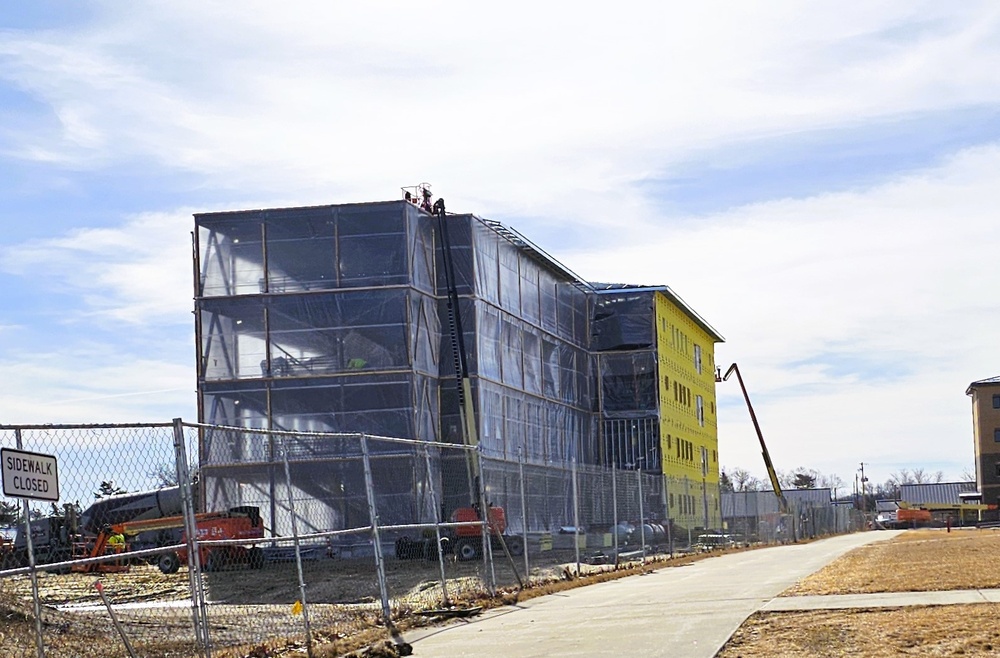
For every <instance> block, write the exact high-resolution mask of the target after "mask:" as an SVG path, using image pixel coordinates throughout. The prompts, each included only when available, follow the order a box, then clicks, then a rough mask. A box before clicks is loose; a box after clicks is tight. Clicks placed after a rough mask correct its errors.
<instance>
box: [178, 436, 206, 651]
mask: <svg viewBox="0 0 1000 658" xmlns="http://www.w3.org/2000/svg"><path fill="white" fill-rule="evenodd" d="M173 429H174V462H175V468H176V470H177V486H178V488H179V489H180V494H181V514H182V515H183V516H184V534H185V535H186V538H187V553H188V560H187V561H188V587H189V588H190V589H191V620H192V623H193V624H194V635H195V640H196V641H197V642H198V645H199V646H198V653H199V654H201V655H202V656H207V657H208V658H211V655H212V637H211V634H210V633H209V630H208V605H207V604H206V603H205V583H204V581H203V580H202V574H201V552H200V551H199V550H198V523H197V521H195V516H194V515H195V510H194V493H193V492H192V491H191V474H190V473H189V472H188V456H187V446H186V445H185V443H184V421H183V420H181V419H180V418H174V419H173Z"/></svg>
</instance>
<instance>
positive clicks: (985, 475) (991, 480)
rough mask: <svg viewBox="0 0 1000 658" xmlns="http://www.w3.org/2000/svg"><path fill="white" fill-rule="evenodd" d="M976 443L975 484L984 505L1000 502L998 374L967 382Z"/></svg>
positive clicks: (966, 392) (999, 389) (999, 385)
mask: <svg viewBox="0 0 1000 658" xmlns="http://www.w3.org/2000/svg"><path fill="white" fill-rule="evenodd" d="M965 394H966V395H969V396H971V397H972V431H973V433H974V437H975V444H976V486H977V487H978V488H979V492H980V493H981V494H982V496H983V498H982V502H983V504H986V505H996V504H998V503H1000V376H997V377H990V378H989V379H982V380H979V381H977V382H972V383H971V384H969V388H967V389H966V390H965Z"/></svg>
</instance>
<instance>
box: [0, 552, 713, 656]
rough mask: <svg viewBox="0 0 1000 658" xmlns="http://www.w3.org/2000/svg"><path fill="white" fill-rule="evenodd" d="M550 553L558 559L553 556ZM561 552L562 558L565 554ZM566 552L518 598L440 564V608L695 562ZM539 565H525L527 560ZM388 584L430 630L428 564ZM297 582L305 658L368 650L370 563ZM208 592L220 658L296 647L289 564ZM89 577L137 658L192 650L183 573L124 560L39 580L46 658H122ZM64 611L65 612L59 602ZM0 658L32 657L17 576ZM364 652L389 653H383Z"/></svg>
mask: <svg viewBox="0 0 1000 658" xmlns="http://www.w3.org/2000/svg"><path fill="white" fill-rule="evenodd" d="M553 553H559V552H557V551H554V552H553ZM569 555H572V552H570V553H569ZM558 557H562V558H563V559H564V560H565V558H566V557H567V556H566V555H561V556H558V555H553V556H551V557H549V556H546V560H547V561H546V562H544V563H542V564H543V566H541V567H539V568H535V569H533V572H532V577H531V583H532V585H533V587H532V588H531V589H530V590H527V591H524V592H517V591H516V588H514V587H511V586H510V585H509V583H513V582H515V579H514V577H513V572H512V571H511V570H510V567H509V565H505V564H503V561H502V560H498V561H497V564H496V572H497V582H498V586H499V588H498V594H499V595H500V596H499V597H498V598H497V599H489V598H487V597H486V596H485V595H484V593H483V588H482V585H481V582H482V581H481V579H482V578H483V574H482V573H481V571H482V570H483V565H482V562H475V561H473V562H466V563H463V562H455V561H449V562H448V564H447V567H446V569H447V578H448V581H447V587H448V594H449V597H450V603H451V604H452V605H453V606H454V607H456V608H473V607H476V606H483V607H489V606H492V605H500V604H503V603H512V602H514V601H515V600H524V599H526V598H532V597H534V596H541V595H544V594H547V593H551V592H555V591H560V590H562V589H568V588H572V587H578V586H580V585H584V584H588V583H590V582H598V581H600V580H605V579H612V578H619V577H624V576H627V575H630V574H632V573H637V572H640V571H643V570H647V569H653V568H659V567H667V566H674V565H681V564H685V563H688V562H690V561H691V560H694V559H700V558H702V557H704V556H701V555H694V556H688V557H678V558H677V559H674V560H670V561H664V560H660V561H658V562H655V563H653V564H650V565H649V566H646V567H643V566H641V565H638V564H633V565H631V566H629V567H627V568H621V569H617V570H616V569H614V567H612V566H589V565H582V569H583V573H584V574H585V576H584V577H583V578H576V577H575V576H573V575H572V567H570V566H565V565H563V564H562V563H560V562H559V561H558ZM540 562H542V559H541V558H538V559H533V564H536V563H540ZM385 566H386V571H387V580H388V581H389V584H390V590H391V591H390V596H391V597H392V598H393V601H394V608H393V619H394V620H395V621H396V623H397V626H398V627H399V628H400V629H401V630H405V629H406V628H412V627H416V626H424V625H429V624H434V623H437V621H439V620H440V619H441V618H442V617H441V615H435V614H427V613H428V611H434V610H439V609H442V608H443V607H444V605H443V600H442V596H441V587H440V582H439V578H440V570H439V566H438V564H437V562H430V561H425V560H405V561H401V560H387V561H386V565H385ZM303 567H304V573H303V576H304V580H305V582H306V584H307V595H308V597H309V604H310V605H309V615H310V624H311V626H312V630H313V637H314V640H315V641H316V644H317V650H316V651H315V655H316V656H317V657H321V658H325V657H327V656H341V655H345V653H346V652H348V651H350V650H352V649H355V648H357V647H363V646H368V645H372V644H373V643H377V641H379V640H382V639H384V638H386V637H388V636H389V633H388V631H387V629H386V628H385V627H384V626H382V625H380V623H379V618H380V617H381V607H380V604H379V603H378V601H377V598H376V597H374V596H373V594H376V595H377V592H378V581H377V579H376V577H375V572H374V567H373V565H372V560H371V558H365V559H357V560H339V559H338V560H330V559H324V560H317V561H313V562H306V563H304V565H303ZM204 578H205V581H206V583H207V587H208V598H209V601H210V606H209V615H208V618H209V622H210V633H211V636H212V639H213V642H214V643H215V645H216V647H220V648H221V647H230V648H229V649H224V650H218V651H216V652H214V653H213V655H216V656H219V657H220V658H223V657H225V658H236V657H239V658H271V657H278V656H285V655H301V653H299V654H297V653H295V652H296V650H297V649H301V648H302V646H301V642H299V641H298V640H296V638H301V637H302V635H303V631H302V617H301V616H300V615H299V614H298V613H295V612H294V607H293V606H294V603H295V601H296V600H297V599H298V598H299V597H300V595H301V593H300V590H299V587H298V573H297V569H296V567H295V565H294V564H293V563H277V564H273V563H272V564H268V565H266V566H265V567H264V568H263V569H260V570H250V569H246V568H236V569H233V570H231V571H223V572H219V573H209V574H205V575H204ZM97 580H100V581H101V582H102V583H103V585H104V589H105V593H106V596H107V597H108V599H109V601H110V602H111V603H113V604H128V605H126V606H125V608H122V609H120V610H119V612H118V613H117V614H118V617H119V620H120V621H121V623H122V625H123V626H124V628H125V629H126V632H127V634H128V635H129V636H130V637H131V638H132V642H133V644H135V645H137V647H136V648H137V649H138V650H139V653H140V654H141V655H146V656H161V657H163V658H172V657H174V656H177V657H178V658H179V657H181V656H187V655H189V651H187V650H186V649H185V647H186V648H189V647H191V646H193V645H194V640H193V637H191V635H192V630H191V608H190V604H187V605H179V606H177V605H174V606H170V605H169V604H170V603H172V602H173V603H176V602H178V601H183V600H184V599H186V598H187V596H188V573H187V569H186V568H183V567H182V568H181V570H180V571H179V572H177V573H175V574H170V575H164V574H162V573H160V572H159V570H158V569H156V568H155V567H153V566H150V565H133V566H132V567H131V568H130V569H129V570H128V571H125V572H121V573H110V574H101V575H94V574H83V573H67V574H55V573H39V576H38V586H39V593H40V598H41V600H42V604H43V606H44V607H43V614H42V620H43V625H44V634H45V638H46V643H47V647H46V648H47V655H49V656H51V657H52V658H64V657H74V658H75V657H78V656H89V655H104V656H116V655H122V643H121V641H120V639H119V638H118V636H117V634H116V632H115V629H114V628H113V626H112V625H111V621H110V619H109V617H108V614H107V612H106V610H105V609H104V608H103V607H101V600H100V596H99V594H98V592H97V590H96V589H95V587H94V583H95V581H97ZM67 606H69V607H67ZM0 634H3V636H4V637H2V638H0V658H9V657H11V656H16V657H18V658H20V657H21V656H34V655H35V650H34V617H33V613H32V606H31V584H30V580H29V579H28V578H27V577H24V576H19V577H15V578H8V579H0ZM367 655H371V656H373V657H374V656H394V655H396V654H395V653H394V650H393V649H392V648H391V647H386V648H383V649H382V650H380V651H377V652H375V653H370V654H367Z"/></svg>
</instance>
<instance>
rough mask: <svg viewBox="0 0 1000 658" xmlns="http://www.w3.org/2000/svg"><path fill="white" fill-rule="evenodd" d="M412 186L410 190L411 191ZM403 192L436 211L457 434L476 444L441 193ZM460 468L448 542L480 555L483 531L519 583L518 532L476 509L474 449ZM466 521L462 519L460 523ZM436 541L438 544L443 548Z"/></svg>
mask: <svg viewBox="0 0 1000 658" xmlns="http://www.w3.org/2000/svg"><path fill="white" fill-rule="evenodd" d="M411 189H412V191H411ZM403 198H404V199H406V200H407V201H409V202H411V203H414V204H415V205H417V206H419V207H420V208H421V209H422V210H424V211H426V212H430V213H431V214H433V215H434V216H435V217H437V223H438V233H439V234H440V237H441V256H442V259H443V265H444V275H445V284H446V286H447V289H448V302H447V306H448V330H449V333H450V336H451V347H452V355H453V357H454V359H455V378H456V380H457V382H456V383H457V389H458V403H459V414H460V417H461V423H460V424H461V426H462V440H463V442H464V443H465V445H467V446H471V447H478V446H479V434H478V432H477V429H476V416H475V406H474V405H473V399H472V380H471V377H470V375H469V361H468V355H467V352H466V349H465V334H464V332H463V329H462V314H461V312H460V310H459V296H458V285H457V283H456V282H455V263H454V260H453V258H452V253H451V238H450V236H449V235H448V222H447V219H446V213H445V205H444V199H443V198H440V197H439V198H438V199H437V200H436V201H435V202H434V203H433V204H431V202H430V200H431V192H430V185H428V184H427V183H421V184H420V185H419V186H417V187H416V188H410V189H408V188H403ZM466 468H467V469H468V473H469V480H470V483H471V484H472V487H471V491H470V498H471V500H470V501H469V507H460V508H458V509H456V510H455V511H454V512H452V514H451V518H450V521H451V522H452V523H461V524H463V525H459V526H456V527H455V529H454V531H453V533H451V534H452V536H451V537H449V539H450V540H453V541H454V545H453V546H452V547H451V548H452V549H453V550H454V552H455V554H456V555H457V556H458V558H459V559H460V560H471V559H474V558H476V557H480V556H481V555H482V552H483V550H484V548H485V547H484V546H483V535H484V534H486V535H487V536H488V537H489V543H490V546H491V547H493V546H497V547H499V548H501V549H502V550H503V552H504V554H505V555H506V556H507V559H508V560H509V561H510V565H511V568H512V569H513V570H514V575H515V577H516V578H517V582H518V583H520V584H521V586H522V587H523V586H524V583H523V581H522V580H521V575H520V574H519V573H518V570H517V566H516V565H515V564H514V559H513V557H512V554H513V555H521V554H522V552H523V551H524V544H523V542H522V541H521V538H520V537H514V536H509V535H505V534H504V533H505V531H506V529H507V515H506V512H505V511H504V509H503V508H502V507H494V506H492V505H489V504H488V503H486V507H487V512H486V518H487V523H486V526H487V527H486V532H485V533H484V532H483V527H482V526H483V521H482V515H481V513H480V509H481V508H482V506H483V503H484V502H485V497H484V496H483V489H482V474H481V473H480V471H479V461H478V459H477V455H476V453H474V452H472V451H469V452H468V453H467V459H466ZM466 523H467V524H466ZM422 544H423V542H414V541H413V540H410V539H409V538H406V537H404V538H402V539H400V540H399V542H397V544H396V554H397V555H399V556H404V555H406V556H409V555H412V554H414V553H422V554H426V555H427V556H428V557H432V555H431V554H430V553H429V552H428V551H427V550H426V546H424V547H423V550H419V549H418V550H414V547H415V546H422ZM443 548H444V547H443V546H442V550H443Z"/></svg>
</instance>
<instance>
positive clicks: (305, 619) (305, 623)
mask: <svg viewBox="0 0 1000 658" xmlns="http://www.w3.org/2000/svg"><path fill="white" fill-rule="evenodd" d="M278 445H279V447H280V448H281V461H282V462H283V463H284V466H285V491H287V492H288V513H289V514H290V515H291V520H292V543H293V544H294V546H295V567H296V569H297V571H298V576H299V601H300V602H301V603H302V627H303V629H304V630H305V634H306V655H307V656H309V658H313V646H312V630H311V629H310V628H309V602H308V601H307V600H306V580H305V576H304V575H303V573H302V550H301V548H300V546H299V524H298V521H297V520H296V518H295V517H296V515H295V494H294V493H293V492H292V470H291V467H290V466H289V465H288V446H287V445H286V443H285V437H284V436H279V437H278ZM271 522H272V523H274V521H273V520H272V521H271Z"/></svg>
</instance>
